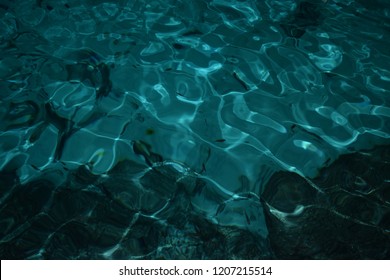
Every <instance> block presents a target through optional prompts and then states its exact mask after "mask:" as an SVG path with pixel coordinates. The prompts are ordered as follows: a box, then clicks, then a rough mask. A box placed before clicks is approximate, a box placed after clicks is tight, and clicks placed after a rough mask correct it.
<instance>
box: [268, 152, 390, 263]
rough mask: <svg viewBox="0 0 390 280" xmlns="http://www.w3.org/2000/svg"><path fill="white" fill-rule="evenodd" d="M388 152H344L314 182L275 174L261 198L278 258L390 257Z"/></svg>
mask: <svg viewBox="0 0 390 280" xmlns="http://www.w3.org/2000/svg"><path fill="white" fill-rule="evenodd" d="M389 152H390V147H388V146H385V147H378V148H376V149H375V150H373V151H370V152H357V153H353V154H348V155H343V156H341V157H340V158H339V159H337V160H336V161H335V162H334V163H332V164H331V165H330V166H328V167H324V168H323V169H322V170H321V171H320V175H319V176H318V177H316V178H314V179H313V180H311V181H310V180H307V179H305V178H302V177H300V176H299V175H297V174H295V173H291V172H277V173H274V174H273V176H272V177H271V179H270V180H269V182H268V183H267V185H266V186H265V189H264V191H263V193H262V195H261V200H262V202H263V203H264V211H265V216H266V223H267V227H268V231H269V240H270V244H271V248H272V251H273V252H274V253H275V255H276V257H277V258H281V259H388V258H389V257H390V236H389V234H388V233H389V231H390V223H389V215H390V197H389V187H390V185H389V174H390V161H389V160H390V157H389Z"/></svg>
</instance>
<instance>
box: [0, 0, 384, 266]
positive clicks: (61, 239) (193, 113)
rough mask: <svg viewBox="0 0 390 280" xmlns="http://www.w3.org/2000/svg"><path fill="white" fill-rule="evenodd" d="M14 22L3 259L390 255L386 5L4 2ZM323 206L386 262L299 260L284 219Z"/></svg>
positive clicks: (3, 157) (2, 67)
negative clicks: (375, 243) (372, 243)
mask: <svg viewBox="0 0 390 280" xmlns="http://www.w3.org/2000/svg"><path fill="white" fill-rule="evenodd" d="M0 14H1V16H0V36H1V37H0V48H1V53H0V120H1V121H0V184H1V186H0V191H1V197H0V211H1V212H0V226H1V228H2V229H1V230H0V252H1V255H2V256H4V258H38V259H40V258H60V259H64V258H92V259H112V258H114V259H115V258H168V259H169V258H173V259H177V258H226V259H230V258H386V257H389V256H390V255H389V254H390V247H389V242H390V241H389V238H388V232H389V230H390V224H389V222H386V221H387V220H388V218H387V217H388V216H389V213H390V198H389V195H388V188H389V185H388V182H389V178H388V177H386V176H388V175H386V174H390V172H389V171H390V169H389V166H388V163H389V156H388V155H389V153H388V151H387V150H386V149H387V148H386V147H388V145H389V143H390V140H389V135H390V122H389V117H390V108H389V104H390V98H389V89H390V69H389V65H390V47H389V42H390V40H389V39H390V7H389V5H388V2H387V1H386V0H383V1H380V0H376V1H364V0H359V1H358V0H356V1H352V0H350V1H332V0H329V1H323V0H318V1H293V0H288V1H287V0H286V1H272V0H265V1H239V0H236V1H233V0H210V1H206V0H205V1H200V0H199V1H189V0H182V1H180V0H178V1H173V0H168V1H137V0H129V1H87V0H86V1H65V0H57V1H50V0H40V1H31V0H29V1H15V2H12V1H1V4H0ZM378 147H379V148H378ZM378 149H379V150H378ZM383 149H384V150H383ZM378 151H380V152H378ZM378 153H379V155H377V154H378ZM355 155H356V156H355ZM374 155H377V156H374ZM364 156H365V157H364ZM349 157H353V158H354V159H353V160H350V159H349ZM346 159H348V160H346ZM355 159H356V160H355ZM343 160H344V161H345V160H346V162H349V163H348V164H346V163H345V164H341V163H340V162H343ZM371 161H372V162H371ZM350 162H354V164H352V166H351V164H350ZM355 162H356V163H355ZM359 162H360V163H359ZM362 162H371V164H370V165H368V166H367V169H370V168H371V169H372V167H370V166H377V168H375V169H376V170H380V172H377V171H375V172H376V173H375V172H374V170H373V171H372V172H371V173H370V172H369V173H367V174H366V176H367V178H366V177H364V176H363V175H361V173H362V170H361V168H360V169H359V168H355V165H359V164H360V165H361V163H362ZM360 165H359V166H360ZM335 166H337V169H345V170H348V171H346V172H347V173H348V174H350V173H351V174H354V175H353V176H355V177H354V179H353V180H352V179H351V180H352V181H351V182H350V181H348V180H347V179H346V177H345V176H346V175H340V176H341V177H337V176H339V175H337V176H336V175H333V173H332V172H333V171H332V170H336V167H335ZM326 168H328V169H326ZM329 170H331V171H329ZM336 171H337V170H336ZM373 172H374V173H373ZM281 174H284V175H281ZM324 174H328V175H324ZM329 174H330V175H329ZM297 176H298V177H299V178H301V179H296V177H297ZM326 176H328V177H327V178H328V179H329V178H338V180H334V179H332V180H333V181H332V180H331V181H332V182H333V185H332V187H330V186H328V185H326V184H325V183H323V182H324V181H326V182H327V181H328V179H326V180H325V179H321V178H323V177H326ZM358 177H359V178H360V179H359V178H358ZM373 177H376V178H381V180H380V181H378V182H377V181H375V183H372V184H373V185H375V187H374V186H372V184H371V183H369V182H371V181H370V180H371V179H372V178H373ZM278 178H279V179H278ZM281 178H287V179H286V180H288V181H289V180H290V181H291V182H289V183H288V184H292V185H294V186H295V188H297V189H299V191H298V192H297V195H298V196H299V197H301V196H305V197H306V196H307V197H309V198H307V199H304V200H303V201H301V200H300V199H296V197H295V198H294V196H293V195H292V194H291V195H292V196H293V197H291V196H290V194H289V191H291V189H293V188H294V187H293V186H291V187H289V188H287V187H282V185H283V184H284V183H283V180H284V179H283V180H282V179H281ZM289 178H290V179H289ZM348 178H349V177H348ZM300 180H304V181H300ZM294 182H295V183H294ZM305 182H306V183H307V182H309V186H306V187H303V186H302V187H300V188H299V186H300V185H302V184H303V185H304V184H306V183H305ZM288 184H287V185H288ZM343 184H345V185H343ZM368 185H370V187H367V186H368ZM341 186H343V187H341ZM338 187H340V188H341V189H344V187H346V188H347V187H349V188H352V189H353V190H350V189H349V190H347V191H346V192H344V191H343V195H341V194H340V192H341V190H340V192H339V190H335V191H328V189H329V188H336V189H337V188H338ZM305 188H309V189H311V191H308V193H310V195H307V191H306V189H305ZM280 189H281V190H283V191H281V192H282V193H283V195H281V197H284V200H285V201H284V202H283V203H282V202H281V201H280V198H279V196H277V198H276V196H275V195H276V194H273V193H272V192H273V191H275V190H280ZM367 189H368V191H367ZM356 190H357V192H355V191H356ZM313 191H315V192H316V194H313V193H312V192H313ZM317 192H318V193H317ZM373 193H375V195H373ZM278 195H280V194H278ZM336 196H337V197H339V196H342V197H343V198H342V199H341V198H340V199H339V200H341V201H345V200H348V199H351V200H353V201H354V203H351V204H350V206H348V207H346V206H345V205H344V202H339V200H337V199H336V198H335V197H336ZM345 196H347V197H348V199H347V198H345ZM335 199H336V200H335ZM356 199H357V200H359V199H363V200H364V201H365V203H367V204H369V206H367V207H368V208H365V210H364V209H363V210H361V211H362V213H363V214H362V215H363V216H361V215H358V216H357V217H355V216H354V215H353V214H352V213H351V211H350V209H351V208H353V209H355V207H356V205H360V204H361V203H360V204H359V203H358V202H357V200H356ZM355 200H356V201H355ZM324 201H327V202H326V203H325V202H324ZM335 201H337V202H335ZM290 204H292V205H290ZM339 206H340V207H341V208H339ZM278 207H280V208H278ZM313 207H314V208H316V207H317V208H321V209H325V210H326V211H329V213H330V212H331V213H332V214H330V215H329V216H326V217H327V218H326V219H329V220H330V221H333V222H334V221H335V219H341V218H340V217H343V218H342V219H346V220H347V221H348V222H352V223H353V224H354V225H355V224H356V225H362V224H364V225H367V227H369V228H370V229H371V228H373V227H374V228H375V230H376V231H375V233H372V232H370V233H367V238H368V239H374V240H379V239H380V240H381V242H379V243H380V244H383V248H382V249H383V250H382V251H381V249H379V248H378V250H377V251H375V250H374V249H373V250H374V251H375V252H374V253H364V252H366V251H364V250H363V249H362V250H360V252H363V253H359V254H358V253H356V254H355V253H350V254H347V253H348V252H352V251H350V250H349V249H347V248H344V247H343V248H344V249H343V250H341V251H342V252H343V253H337V252H339V251H337V250H335V251H332V252H328V251H326V250H325V249H323V248H325V247H326V246H325V245H318V248H319V249H318V250H317V251H315V252H310V253H307V252H306V251H305V253H302V254H298V253H286V252H283V250H284V249H283V247H285V246H283V240H281V241H280V242H279V241H278V242H276V241H275V240H274V235H277V233H275V228H277V226H275V225H274V223H273V222H272V219H273V218H275V217H276V218H277V219H278V220H279V222H280V223H282V224H283V225H284V229H286V228H289V227H290V228H291V223H295V224H299V225H303V224H304V223H308V224H310V220H307V219H305V218H304V217H305V216H307V215H308V214H307V213H309V212H310V211H312V209H313ZM366 209H374V210H372V211H373V212H370V214H367V215H368V216H367V215H366V216H364V213H366ZM325 210H324V211H325ZM308 211H309V212H308ZM356 211H357V212H359V211H360V210H356ZM335 213H336V214H335ZM359 213H360V212H359ZM372 213H375V215H374V214H372ZM286 215H287V216H288V217H290V216H291V215H293V216H294V217H295V216H298V217H301V216H302V219H303V220H299V219H298V221H294V222H291V221H287V220H288V219H287V218H286ZM332 215H336V216H337V218H335V217H333V216H332ZM309 216H310V215H309ZM346 224H348V223H347V222H345V225H346ZM345 225H344V226H341V228H344V227H346V226H345ZM348 227H351V226H348ZM314 228H316V229H317V230H318V231H319V232H320V231H321V225H317V226H315V227H314ZM365 230H366V228H365V229H362V230H361V231H365ZM294 234H295V235H296V236H298V235H300V234H301V232H299V231H298V232H296V231H294V232H287V233H286V235H288V236H290V237H291V236H294ZM336 235H337V234H336ZM379 235H380V237H378V236H379ZM382 235H383V236H387V237H383V236H382ZM377 237H378V238H379V239H378V238H377ZM381 238H384V239H383V240H382V239H381ZM386 238H387V239H386ZM336 239H337V242H341V243H342V242H344V243H348V242H347V241H346V240H345V239H342V240H340V239H338V237H337V236H336V237H335V240H336ZM221 240H222V241H221ZM316 240H318V244H327V243H326V242H322V241H321V240H323V239H321V238H318V239H316ZM332 240H333V239H332ZM302 242H303V241H302ZM307 242H309V241H307ZM321 242H322V243H321ZM327 242H328V241H327ZM332 242H333V241H332ZM337 242H336V243H337ZM303 243H305V242H303ZM309 243H310V242H309ZM344 243H343V244H344ZM206 244H212V246H211V248H213V249H208V248H207V246H206ZM316 244H317V243H316ZM362 244H363V245H362ZM364 244H366V243H365V242H364V241H357V243H356V244H355V245H354V246H355V247H356V246H357V247H358V246H363V247H364ZM213 246H214V247H213ZM297 246H298V245H297ZM299 246H300V247H301V248H302V246H303V245H302V244H301V245H299ZM324 246H325V247H324ZM279 247H281V248H279ZM328 247H329V246H328ZM355 247H354V248H355ZM53 248H57V249H56V250H54V249H53ZM253 248H255V249H253ZM375 248H376V247H375ZM292 251H294V250H292ZM341 251H340V252H341ZM358 251H359V250H358ZM379 251H380V253H379ZM295 252H296V251H295ZM345 252H347V253H345Z"/></svg>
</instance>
